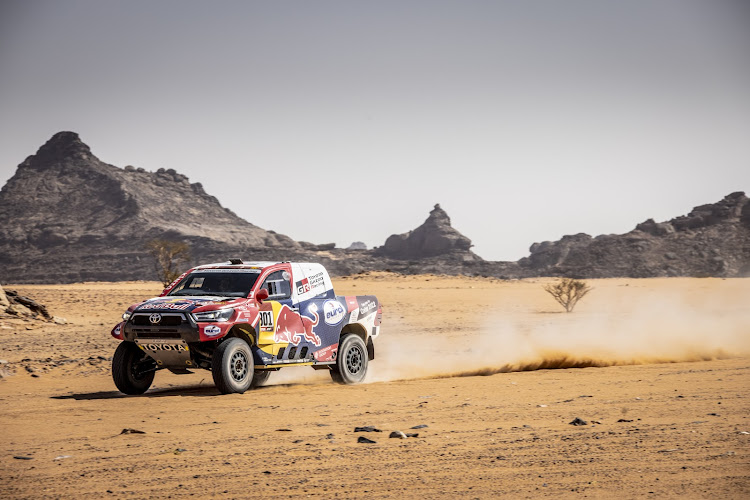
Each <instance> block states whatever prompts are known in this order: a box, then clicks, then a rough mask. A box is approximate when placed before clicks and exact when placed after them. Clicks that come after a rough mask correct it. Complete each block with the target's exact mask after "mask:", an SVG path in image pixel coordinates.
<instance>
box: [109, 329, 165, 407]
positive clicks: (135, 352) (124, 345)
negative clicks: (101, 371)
mask: <svg viewBox="0 0 750 500" xmlns="http://www.w3.org/2000/svg"><path fill="white" fill-rule="evenodd" d="M155 372H156V363H155V362H154V360H153V359H151V357H149V356H148V354H146V353H145V352H143V350H142V349H141V348H140V347H138V346H137V345H136V344H134V343H133V342H127V341H126V342H120V345H118V346H117V350H116V351H115V355H114V356H113V357H112V379H113V380H114V381H115V385H116V386H117V388H118V389H119V390H120V392H123V393H125V394H131V395H135V394H143V393H144V392H146V391H147V390H148V388H149V387H151V383H152V382H153V381H154V373H155Z"/></svg>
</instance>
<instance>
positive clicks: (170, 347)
mask: <svg viewBox="0 0 750 500" xmlns="http://www.w3.org/2000/svg"><path fill="white" fill-rule="evenodd" d="M141 347H142V348H143V349H146V350H147V351H152V352H156V351H177V352H184V351H187V350H188V346H186V345H182V344H141Z"/></svg>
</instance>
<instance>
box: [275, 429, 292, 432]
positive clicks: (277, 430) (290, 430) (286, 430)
mask: <svg viewBox="0 0 750 500" xmlns="http://www.w3.org/2000/svg"><path fill="white" fill-rule="evenodd" d="M276 432H292V429H276Z"/></svg>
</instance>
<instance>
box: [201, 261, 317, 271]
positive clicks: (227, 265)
mask: <svg viewBox="0 0 750 500" xmlns="http://www.w3.org/2000/svg"><path fill="white" fill-rule="evenodd" d="M238 261H239V262H238ZM288 263H289V264H301V265H303V266H321V267H322V265H321V264H319V263H317V262H288ZM276 264H284V262H274V261H253V262H244V261H242V260H240V259H232V260H230V261H227V262H216V263H214V264H203V265H200V266H195V267H194V268H193V269H218V268H222V269H257V270H263V269H265V268H267V267H270V266H275V265H276Z"/></svg>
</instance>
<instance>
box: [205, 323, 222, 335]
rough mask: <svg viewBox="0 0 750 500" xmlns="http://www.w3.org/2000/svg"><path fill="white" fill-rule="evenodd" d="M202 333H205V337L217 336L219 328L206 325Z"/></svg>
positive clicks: (219, 331)
mask: <svg viewBox="0 0 750 500" xmlns="http://www.w3.org/2000/svg"><path fill="white" fill-rule="evenodd" d="M203 333H205V334H206V335H211V336H213V335H218V334H220V333H221V328H219V327H218V326H216V325H206V326H205V327H204V328H203Z"/></svg>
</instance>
